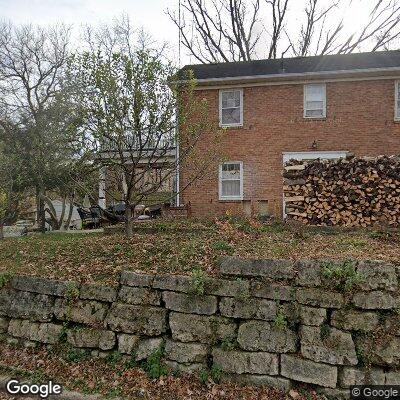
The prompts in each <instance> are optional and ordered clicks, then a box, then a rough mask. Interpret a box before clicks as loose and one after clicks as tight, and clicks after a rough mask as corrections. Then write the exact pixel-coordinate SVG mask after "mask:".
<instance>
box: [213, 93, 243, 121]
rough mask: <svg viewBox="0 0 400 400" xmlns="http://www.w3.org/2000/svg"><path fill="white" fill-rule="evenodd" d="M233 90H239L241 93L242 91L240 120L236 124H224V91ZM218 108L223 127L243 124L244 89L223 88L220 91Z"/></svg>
mask: <svg viewBox="0 0 400 400" xmlns="http://www.w3.org/2000/svg"><path fill="white" fill-rule="evenodd" d="M232 91H239V93H240V107H239V112H240V122H238V123H236V124H223V123H222V93H224V92H232ZM218 108H219V126H220V127H221V128H229V127H237V126H243V89H242V88H226V89H221V90H220V91H219V100H218Z"/></svg>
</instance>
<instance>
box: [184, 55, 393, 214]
mask: <svg viewBox="0 0 400 400" xmlns="http://www.w3.org/2000/svg"><path fill="white" fill-rule="evenodd" d="M187 69H191V70H193V73H194V75H195V78H196V79H197V87H196V90H197V92H196V95H197V96H199V98H202V99H203V98H205V99H207V101H208V104H209V107H210V115H211V118H212V122H213V123H215V124H219V126H220V127H225V128H226V129H227V131H226V133H225V135H224V137H223V139H222V146H223V160H225V161H224V162H223V163H220V164H219V165H212V166H211V169H212V171H214V172H212V173H211V174H208V175H207V176H205V177H204V178H203V179H200V180H198V181H196V182H195V183H194V184H192V185H190V186H189V188H188V189H186V190H185V191H184V192H183V193H182V195H181V196H180V203H181V204H187V203H189V202H190V204H191V210H192V215H193V216H205V215H217V214H223V213H225V212H226V211H227V210H233V211H234V212H244V213H246V214H269V215H275V216H282V196H283V195H282V165H283V163H284V162H285V161H287V160H289V159H292V158H295V159H314V158H339V157H344V156H345V155H346V154H347V153H348V152H351V153H354V154H355V155H357V156H363V155H368V156H374V155H379V154H400V51H385V52H374V53H360V54H348V55H328V56H316V57H295V58H287V59H278V60H258V61H250V62H233V63H221V64H203V65H190V66H186V67H184V70H187ZM208 145H209V143H207V139H204V140H203V141H202V142H201V143H200V144H199V148H200V149H204V151H205V150H206V149H207V146H208ZM189 169H190V166H187V165H186V166H182V167H181V170H180V176H179V182H180V186H181V187H182V188H183V187H184V186H185V184H186V180H187V176H188V175H189V173H190V171H189Z"/></svg>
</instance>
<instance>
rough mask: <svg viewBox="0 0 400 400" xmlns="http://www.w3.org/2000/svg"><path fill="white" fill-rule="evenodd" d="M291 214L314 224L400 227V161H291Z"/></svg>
mask: <svg viewBox="0 0 400 400" xmlns="http://www.w3.org/2000/svg"><path fill="white" fill-rule="evenodd" d="M283 177H284V187H283V190H284V196H285V213H286V215H287V218H288V219H294V220H298V221H301V222H303V223H305V224H310V225H341V226H347V227H353V226H362V227H367V226H371V225H374V224H381V225H391V226H396V225H400V157H397V156H390V157H388V156H379V157H375V158H372V157H364V158H355V157H352V156H351V157H348V158H347V159H339V160H312V161H308V162H307V161H295V160H291V161H289V162H288V163H286V165H285V166H284V172H283Z"/></svg>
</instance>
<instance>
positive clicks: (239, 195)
mask: <svg viewBox="0 0 400 400" xmlns="http://www.w3.org/2000/svg"><path fill="white" fill-rule="evenodd" d="M219 199H220V200H242V199H243V163H242V162H241V161H229V162H225V163H223V164H220V166H219Z"/></svg>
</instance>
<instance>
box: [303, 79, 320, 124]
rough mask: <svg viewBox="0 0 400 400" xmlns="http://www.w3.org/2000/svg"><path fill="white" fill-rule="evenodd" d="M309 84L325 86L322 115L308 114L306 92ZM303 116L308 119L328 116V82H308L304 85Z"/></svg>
mask: <svg viewBox="0 0 400 400" xmlns="http://www.w3.org/2000/svg"><path fill="white" fill-rule="evenodd" d="M309 86H320V87H323V95H324V97H323V99H322V102H323V107H322V115H318V116H310V115H306V111H307V109H306V104H307V96H306V92H307V87H309ZM303 118H307V119H321V118H326V84H325V82H324V83H307V84H305V85H303Z"/></svg>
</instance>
